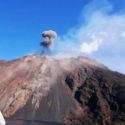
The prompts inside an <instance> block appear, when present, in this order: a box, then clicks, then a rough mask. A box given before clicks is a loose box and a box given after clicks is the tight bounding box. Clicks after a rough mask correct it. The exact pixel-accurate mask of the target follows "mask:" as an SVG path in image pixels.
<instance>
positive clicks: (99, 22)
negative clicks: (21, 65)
mask: <svg viewBox="0 0 125 125" xmlns="http://www.w3.org/2000/svg"><path fill="white" fill-rule="evenodd" d="M113 5H114V4H113V3H112V2H111V1H110V2H109V0H92V2H90V3H88V4H87V5H86V6H85V7H84V8H83V10H82V15H81V17H80V19H79V22H78V24H77V25H76V26H74V27H73V28H71V29H69V31H68V32H67V33H66V34H65V35H63V36H58V39H57V42H55V46H54V47H55V50H54V51H56V56H58V57H60V56H63V57H66V56H68V57H72V56H79V55H87V56H90V57H93V58H96V59H98V60H99V61H101V62H102V63H104V64H106V65H107V66H109V67H110V68H112V69H115V70H119V71H122V72H125V68H124V71H123V68H122V67H125V63H124V62H125V58H124V53H125V49H124V47H125V10H123V9H124V8H123V9H121V10H117V11H116V10H115V9H114V8H115V7H114V6H113ZM114 62H116V63H114Z"/></svg>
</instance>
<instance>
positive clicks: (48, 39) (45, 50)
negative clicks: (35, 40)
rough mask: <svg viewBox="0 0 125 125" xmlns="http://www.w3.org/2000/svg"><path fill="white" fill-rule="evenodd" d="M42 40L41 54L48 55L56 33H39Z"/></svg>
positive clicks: (51, 31)
mask: <svg viewBox="0 0 125 125" xmlns="http://www.w3.org/2000/svg"><path fill="white" fill-rule="evenodd" d="M41 35H42V37H43V40H42V42H41V43H40V46H41V47H42V52H41V54H49V53H50V47H51V45H52V43H53V42H54V40H55V39H56V37H57V33H56V32H55V31H53V30H47V31H44V32H42V33H41Z"/></svg>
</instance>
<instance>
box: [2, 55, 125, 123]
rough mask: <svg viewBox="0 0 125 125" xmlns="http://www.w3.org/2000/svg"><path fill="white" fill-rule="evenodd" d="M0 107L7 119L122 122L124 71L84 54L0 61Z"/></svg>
mask: <svg viewBox="0 0 125 125" xmlns="http://www.w3.org/2000/svg"><path fill="white" fill-rule="evenodd" d="M0 110H1V111H2V113H3V115H4V117H5V118H6V119H7V121H9V120H10V121H11V122H10V125H11V124H13V125H14V123H13V122H12V121H14V120H15V121H16V120H20V122H18V124H19V125H23V124H24V122H23V121H25V120H26V121H30V122H35V121H39V122H40V121H44V122H48V123H49V122H52V123H66V124H76V125H125V75H123V74H120V73H118V72H113V71H111V70H109V69H108V68H107V67H105V66H104V65H102V64H100V63H97V62H96V61H95V60H92V59H89V58H87V57H78V58H68V59H56V58H52V57H41V56H37V55H29V56H25V57H22V58H20V59H16V60H13V61H0ZM15 124H16V125H18V124H17V123H16V122H15ZM25 124H26V123H25ZM35 125H37V124H35ZM48 125H49V124H48Z"/></svg>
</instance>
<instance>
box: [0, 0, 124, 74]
mask: <svg viewBox="0 0 125 125" xmlns="http://www.w3.org/2000/svg"><path fill="white" fill-rule="evenodd" d="M100 8H101V9H100ZM124 8H125V1H124V0H94V2H93V0H11V1H10V0H6V1H5V0H1V1H0V59H14V58H18V57H21V56H23V55H26V54H29V53H34V52H38V51H39V43H40V41H41V35H40V33H41V32H42V31H44V30H48V29H53V30H55V31H57V33H58V35H59V38H60V39H59V42H58V41H57V42H58V43H61V44H57V45H56V47H58V49H57V51H56V52H58V53H60V52H59V50H62V51H61V53H64V51H65V53H66V54H67V53H72V51H71V52H69V51H67V50H66V49H62V48H60V47H59V46H60V45H62V46H64V48H68V47H69V46H73V47H72V50H74V46H75V47H76V46H77V44H76V43H80V45H81V46H82V47H81V50H82V49H84V50H82V51H81V52H76V53H78V54H77V55H82V54H83V55H84V54H85V55H87V56H90V57H92V58H95V59H97V60H99V61H100V62H103V63H104V64H106V65H108V66H109V67H110V68H112V69H114V70H117V71H120V72H123V73H125V68H123V67H125V64H124V63H123V61H124V62H125V60H124V59H123V58H124V53H125V50H124V48H123V46H124V45H125V44H124V43H123V40H121V38H120V37H119V36H117V37H115V38H113V37H114V36H115V34H116V33H117V34H119V33H121V31H122V33H123V34H122V35H123V36H124V38H125V32H123V31H125V26H124V27H123V28H122V25H123V24H122V23H123V22H124V19H125V9H124ZM98 10H99V11H98ZM93 17H95V18H94V19H93ZM103 20H104V21H103ZM108 20H109V23H110V25H109V26H108ZM106 22H107V23H106ZM101 23H102V24H101ZM111 24H114V25H113V28H112V27H110V26H111ZM102 25H104V27H102ZM106 26H108V27H109V28H107V29H106V30H104V31H105V32H104V33H102V31H101V30H102V29H103V28H105V27H106ZM114 27H116V28H114ZM111 29H113V31H112V30H111ZM117 29H118V30H117ZM76 31H77V32H76ZM117 31H118V32H117ZM106 32H108V34H109V33H111V32H113V33H111V34H110V36H112V39H110V40H108V38H109V37H108V38H107V37H105V38H100V37H104V35H105V33H106ZM88 33H90V34H94V35H91V37H90V38H88V35H87V34H88ZM98 33H99V34H98ZM100 33H101V35H100ZM69 34H70V35H71V36H70V35H69ZM96 34H97V36H99V35H100V37H99V38H98V40H97V41H98V42H99V41H104V42H99V44H100V45H95V43H96V40H95V39H96V37H97V36H96ZM72 36H73V37H72ZM74 36H75V37H74ZM78 36H79V37H78ZM82 36H84V38H83V37H82ZM69 37H70V39H69ZM81 39H83V41H82V42H81V41H80V40H81ZM102 39H103V40H102ZM119 39H120V40H119ZM75 40H76V41H75ZM89 40H90V41H89ZM92 40H93V41H94V42H93V41H92ZM124 40H125V39H124ZM60 41H61V42H60ZM86 41H89V42H88V43H89V44H88V43H87V42H86ZM105 41H108V43H110V44H104V43H106V42H105ZM112 41H115V42H114V43H112ZM116 41H121V42H120V44H119V43H117V42H116ZM62 42H63V43H64V44H67V46H65V45H64V44H62ZM93 47H94V48H93ZM77 49H80V48H77ZM114 50H116V51H114ZM75 51H76V50H75ZM76 53H75V52H74V53H72V54H74V55H75V54H76ZM116 60H117V61H116ZM114 62H116V64H115V63H114ZM121 62H122V63H121ZM118 65H120V66H121V67H120V66H118Z"/></svg>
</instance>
